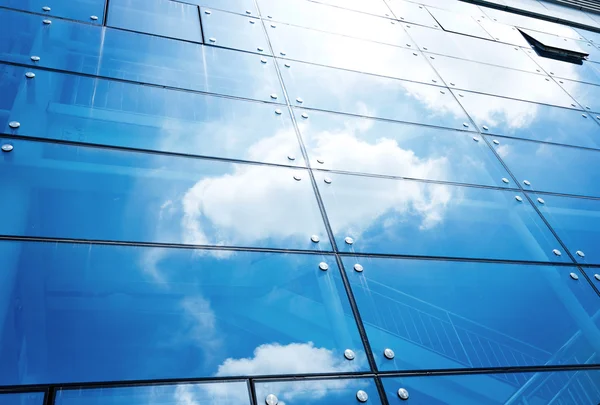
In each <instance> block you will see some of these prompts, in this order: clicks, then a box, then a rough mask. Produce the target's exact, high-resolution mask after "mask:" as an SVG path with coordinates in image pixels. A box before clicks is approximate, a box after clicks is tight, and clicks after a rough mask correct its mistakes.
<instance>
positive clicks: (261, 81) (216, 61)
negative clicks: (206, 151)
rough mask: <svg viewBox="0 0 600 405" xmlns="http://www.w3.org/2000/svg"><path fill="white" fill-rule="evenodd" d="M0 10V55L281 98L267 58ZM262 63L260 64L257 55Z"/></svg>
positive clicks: (121, 76) (138, 80)
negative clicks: (48, 23) (33, 57)
mask: <svg viewBox="0 0 600 405" xmlns="http://www.w3.org/2000/svg"><path fill="white" fill-rule="evenodd" d="M40 18H41V17H40V16H36V15H30V14H24V13H17V12H11V11H7V10H0V26H2V27H5V29H3V30H0V59H2V60H3V61H10V62H18V63H25V64H29V65H31V64H33V63H34V62H32V61H31V59H30V56H31V55H36V56H39V57H40V61H39V62H36V64H39V65H40V66H43V67H48V68H53V69H62V70H67V71H73V72H78V73H87V74H92V75H96V76H104V77H109V78H118V79H123V80H131V81H134V82H136V83H149V84H157V85H161V86H169V87H178V88H184V89H189V90H198V91H206V92H209V93H218V94H226V95H230V96H237V97H244V98H254V99H258V100H263V101H274V100H273V99H272V98H271V97H270V95H271V94H273V95H276V96H277V97H281V98H280V99H279V100H282V99H283V96H282V93H281V86H280V84H279V80H278V78H277V71H276V69H275V65H274V64H273V61H272V59H270V58H268V57H265V56H261V55H253V54H249V53H245V52H235V51H230V50H226V49H220V48H215V47H205V46H199V45H198V44H192V43H189V42H184V41H177V40H172V39H167V38H161V37H156V36H151V35H140V34H137V33H133V32H127V31H122V30H117V29H105V28H103V29H98V27H94V26H91V25H88V24H79V23H73V22H70V21H65V20H55V21H54V22H53V23H52V29H51V30H49V28H48V26H45V25H43V24H41V23H40V21H39V19H40ZM263 58H264V59H265V60H266V61H267V63H262V62H261V59H263Z"/></svg>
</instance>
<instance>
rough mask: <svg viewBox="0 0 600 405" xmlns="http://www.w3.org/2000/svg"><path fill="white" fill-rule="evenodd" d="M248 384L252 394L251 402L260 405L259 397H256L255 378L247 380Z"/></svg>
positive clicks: (252, 404) (253, 404) (249, 391)
mask: <svg viewBox="0 0 600 405" xmlns="http://www.w3.org/2000/svg"><path fill="white" fill-rule="evenodd" d="M246 382H247V385H248V393H249V395H250V404H251V405H258V399H257V398H256V387H255V386H254V380H253V379H252V378H250V379H248V380H246Z"/></svg>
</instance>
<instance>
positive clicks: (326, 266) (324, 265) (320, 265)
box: [319, 262, 329, 271]
mask: <svg viewBox="0 0 600 405" xmlns="http://www.w3.org/2000/svg"><path fill="white" fill-rule="evenodd" d="M319 268H320V269H321V270H323V271H327V270H328V269H329V265H328V264H327V263H325V262H321V263H319Z"/></svg>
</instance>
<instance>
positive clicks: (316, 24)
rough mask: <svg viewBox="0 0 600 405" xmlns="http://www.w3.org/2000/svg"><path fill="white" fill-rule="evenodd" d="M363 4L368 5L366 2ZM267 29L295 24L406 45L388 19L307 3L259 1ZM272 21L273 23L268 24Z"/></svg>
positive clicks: (394, 25)
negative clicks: (281, 24) (283, 24)
mask: <svg viewBox="0 0 600 405" xmlns="http://www.w3.org/2000/svg"><path fill="white" fill-rule="evenodd" d="M365 4H371V2H370V1H369V2H367V3H365ZM258 6H259V8H260V12H261V15H262V16H263V18H264V17H266V18H265V25H266V26H267V27H269V26H271V24H272V25H275V26H276V27H277V26H278V25H279V24H277V23H275V22H274V21H276V22H282V23H287V24H293V25H298V26H301V27H305V28H311V29H315V30H320V31H325V32H333V33H335V34H341V35H348V36H350V37H355V38H362V39H367V40H370V41H376V42H383V43H385V44H390V45H398V46H406V39H405V38H406V34H405V33H404V32H403V31H402V27H401V26H400V25H399V24H393V23H392V22H391V20H389V19H387V18H381V17H376V16H373V15H369V14H364V13H358V12H355V11H351V10H345V9H343V8H339V7H332V6H328V5H326V4H319V3H315V2H312V1H306V0H286V1H281V0H258ZM269 20H272V21H269Z"/></svg>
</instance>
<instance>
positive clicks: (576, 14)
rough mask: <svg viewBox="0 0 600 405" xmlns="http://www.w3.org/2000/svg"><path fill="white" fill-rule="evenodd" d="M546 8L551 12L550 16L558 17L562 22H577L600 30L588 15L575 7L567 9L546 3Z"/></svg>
mask: <svg viewBox="0 0 600 405" xmlns="http://www.w3.org/2000/svg"><path fill="white" fill-rule="evenodd" d="M543 4H544V7H545V8H546V9H548V10H549V12H550V13H549V14H550V15H553V16H555V17H558V19H559V21H560V22H563V21H564V22H576V23H578V24H584V25H588V26H591V27H595V28H600V25H599V24H598V23H597V22H596V21H594V20H593V19H592V18H590V17H589V16H588V15H587V14H586V13H584V12H583V11H581V10H578V9H576V8H574V7H565V6H562V5H560V4H552V3H551V2H547V1H544V2H543Z"/></svg>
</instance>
